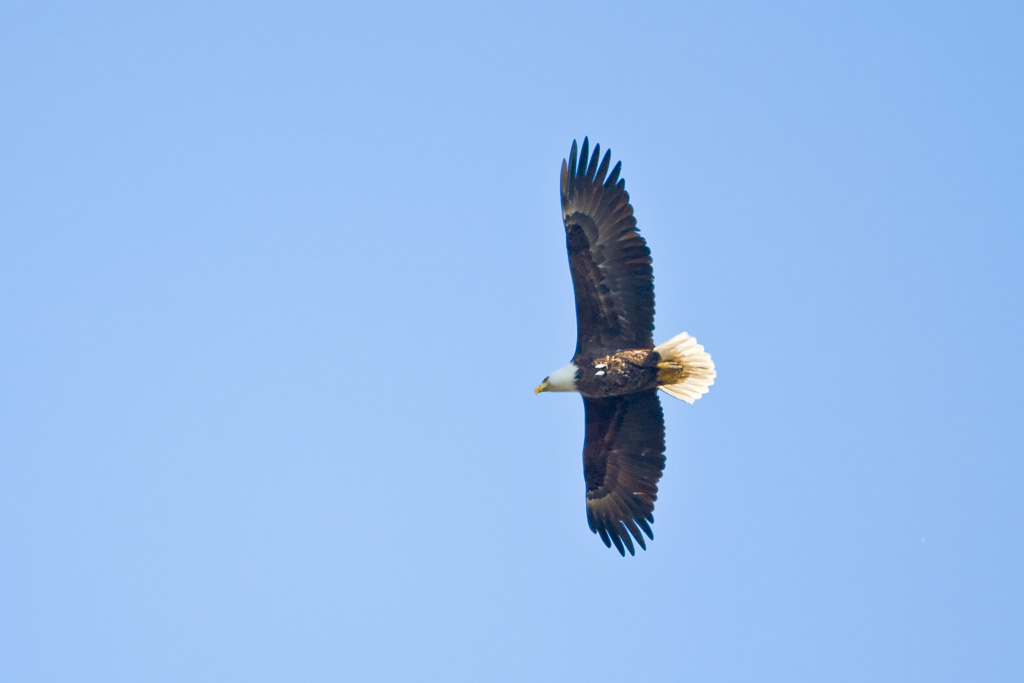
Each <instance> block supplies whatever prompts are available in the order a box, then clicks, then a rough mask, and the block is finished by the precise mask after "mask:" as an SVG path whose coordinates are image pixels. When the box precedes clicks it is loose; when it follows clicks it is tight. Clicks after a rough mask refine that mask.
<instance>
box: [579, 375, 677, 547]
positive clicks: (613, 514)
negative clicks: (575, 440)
mask: <svg viewBox="0 0 1024 683" xmlns="http://www.w3.org/2000/svg"><path fill="white" fill-rule="evenodd" d="M583 407H584V409H585V412H586V423H587V433H586V438H585V440H584V442H583V478H584V480H586V483H587V522H588V523H589V524H590V530H591V531H593V532H594V533H595V534H600V536H601V540H603V541H604V544H605V545H607V546H608V547H609V548H610V547H611V545H612V544H613V543H614V544H615V547H616V548H617V549H618V551H619V552H620V553H622V554H623V555H625V554H626V552H625V551H626V550H629V554H630V555H632V554H633V553H634V550H633V541H632V540H631V539H630V535H631V534H632V537H633V538H635V539H636V541H637V543H639V544H640V547H641V548H643V549H645V550H646V549H647V544H646V543H645V542H644V537H643V535H642V534H641V533H640V531H641V530H643V532H644V533H646V534H647V537H648V538H650V539H652V540H653V539H654V534H653V533H652V532H651V527H650V523H651V522H653V521H654V515H653V511H654V501H655V500H657V498H658V480H659V479H660V478H661V471H662V470H663V469H665V421H664V418H663V417H662V413H661V403H660V402H659V401H658V391H657V389H652V390H650V391H643V392H640V393H636V394H626V395H624V396H610V397H608V398H588V397H586V396H584V397H583Z"/></svg>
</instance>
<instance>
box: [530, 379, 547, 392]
mask: <svg viewBox="0 0 1024 683" xmlns="http://www.w3.org/2000/svg"><path fill="white" fill-rule="evenodd" d="M548 384H549V382H548V381H547V380H544V381H543V382H541V383H540V386H539V387H537V388H536V389H534V390H533V393H535V394H539V393H540V392H542V391H547V390H548Z"/></svg>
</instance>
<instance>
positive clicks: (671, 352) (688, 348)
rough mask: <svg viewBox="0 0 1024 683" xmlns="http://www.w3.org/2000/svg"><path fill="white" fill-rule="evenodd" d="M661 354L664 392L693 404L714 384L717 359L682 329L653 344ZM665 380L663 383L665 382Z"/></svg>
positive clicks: (659, 372)
mask: <svg viewBox="0 0 1024 683" xmlns="http://www.w3.org/2000/svg"><path fill="white" fill-rule="evenodd" d="M654 350H655V351H657V352H658V355H660V356H661V361H660V362H659V363H658V381H659V383H661V384H659V388H660V389H663V390H664V391H665V393H667V394H670V395H672V396H675V397H676V398H678V399H682V400H683V401H686V402H687V403H693V402H694V401H696V400H697V399H698V398H700V397H701V396H703V395H704V394H706V393H708V388H709V387H710V386H711V385H712V384H714V383H715V362H714V361H713V360H711V355H710V354H708V352H707V351H705V350H704V347H703V346H701V345H700V344H698V343H697V340H696V339H694V338H693V337H691V336H690V335H688V334H686V333H685V332H683V333H682V334H677V335H676V336H674V337H672V338H671V339H669V340H668V341H667V342H665V343H664V344H660V345H659V346H656V347H654ZM662 382H663V383H662Z"/></svg>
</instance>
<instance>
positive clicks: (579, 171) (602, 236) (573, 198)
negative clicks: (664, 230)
mask: <svg viewBox="0 0 1024 683" xmlns="http://www.w3.org/2000/svg"><path fill="white" fill-rule="evenodd" d="M588 153H589V142H588V140H587V138H583V148H582V150H581V153H580V155H579V158H578V159H577V156H576V141H575V140H573V143H572V151H571V152H570V153H569V161H568V163H566V161H565V160H564V159H563V160H562V218H563V220H564V221H565V243H566V249H567V250H568V252H569V270H570V271H571V272H572V286H573V289H574V290H575V292H576V353H575V355H574V356H573V360H574V361H575V360H577V359H579V358H582V359H584V360H589V359H592V358H597V357H600V356H604V355H606V354H608V353H612V352H614V351H621V350H623V349H639V348H652V347H653V346H654V343H653V339H652V334H653V331H654V273H653V270H652V269H651V251H650V249H648V248H647V243H646V242H644V239H643V238H642V237H640V235H639V233H638V232H637V228H636V219H635V218H634V217H633V207H632V206H630V204H629V194H627V192H626V181H624V180H620V179H619V171H620V170H621V168H622V162H619V163H617V164H615V168H613V169H612V172H611V174H610V175H607V178H606V174H607V173H608V164H609V163H610V161H611V152H606V153H605V155H604V159H601V161H600V164H599V163H598V160H599V159H600V156H601V146H600V145H595V146H594V153H593V156H590V157H589V159H588Z"/></svg>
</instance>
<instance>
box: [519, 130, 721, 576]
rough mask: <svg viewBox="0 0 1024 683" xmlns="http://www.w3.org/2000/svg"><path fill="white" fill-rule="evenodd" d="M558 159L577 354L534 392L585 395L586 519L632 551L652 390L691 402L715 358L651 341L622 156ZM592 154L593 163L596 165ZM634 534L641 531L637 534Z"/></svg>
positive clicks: (646, 495) (647, 253)
mask: <svg viewBox="0 0 1024 683" xmlns="http://www.w3.org/2000/svg"><path fill="white" fill-rule="evenodd" d="M576 152H577V150H576V141H575V140H573V143H572V149H571V151H570V152H569V160H568V161H566V160H564V159H563V160H562V219H563V220H564V222H565V243H566V249H567V250H568V252H569V271H570V272H571V273H572V286H573V290H574V291H575V293H576V353H575V354H573V357H572V361H571V362H570V363H569V364H568V365H566V366H565V367H563V368H560V369H558V370H555V371H554V372H553V373H551V374H550V375H549V376H547V377H545V378H544V381H543V382H541V384H540V386H539V387H537V389H536V392H535V393H540V392H542V391H575V392H578V393H579V394H581V395H582V396H583V408H584V413H585V419H586V431H585V433H584V438H583V479H584V481H585V482H586V487H587V522H588V523H589V524H590V530H591V531H593V532H594V533H595V534H598V535H599V536H600V537H601V540H602V541H604V544H605V545H606V546H608V547H609V548H610V547H611V546H612V544H614V545H615V548H616V549H617V550H618V551H619V553H620V554H621V555H623V556H625V554H626V551H627V550H628V551H629V554H630V555H633V554H634V553H635V550H634V547H633V539H635V540H636V542H637V544H638V545H639V546H640V547H641V548H643V549H645V550H646V549H647V544H646V542H645V541H644V534H646V535H647V537H648V538H650V539H652V540H653V539H654V534H653V533H652V532H651V526H650V525H651V523H652V522H654V514H653V511H654V501H655V500H657V498H658V480H659V479H660V478H661V472H662V470H663V469H665V420H664V417H663V416H662V412H661V403H660V401H659V400H658V389H662V390H663V391H665V392H667V393H668V394H670V395H672V396H675V397H676V398H679V399H682V400H684V401H686V402H687V403H693V402H694V401H696V400H697V399H698V398H700V397H701V396H702V395H704V394H706V393H707V392H708V387H710V386H711V385H712V384H713V383H714V379H715V364H714V363H713V362H712V361H711V356H710V355H708V354H707V353H706V352H705V351H704V347H703V346H701V345H700V344H698V343H697V341H696V340H695V339H694V338H693V337H691V336H690V335H688V334H686V333H685V332H684V333H682V334H680V335H677V336H675V337H673V338H672V339H670V340H668V341H667V342H665V343H664V344H661V345H659V346H655V345H654V342H653V332H654V274H653V271H652V269H651V250H650V249H648V248H647V243H646V242H645V241H644V239H643V238H642V237H640V235H639V233H638V231H637V227H636V219H635V218H634V217H633V207H632V206H631V205H630V203H629V195H628V194H627V193H626V184H625V181H624V180H621V179H620V178H619V172H620V171H621V168H622V162H618V163H616V164H615V168H613V169H612V170H611V173H609V172H608V166H609V163H610V161H611V151H608V152H606V153H605V155H604V158H601V146H600V145H595V146H594V153H593V155H591V154H590V153H589V141H588V139H587V138H583V146H582V148H581V149H580V150H579V155H577V153H576ZM599 162H600V163H599ZM641 532H642V533H641Z"/></svg>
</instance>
